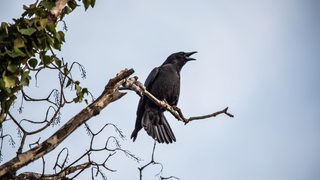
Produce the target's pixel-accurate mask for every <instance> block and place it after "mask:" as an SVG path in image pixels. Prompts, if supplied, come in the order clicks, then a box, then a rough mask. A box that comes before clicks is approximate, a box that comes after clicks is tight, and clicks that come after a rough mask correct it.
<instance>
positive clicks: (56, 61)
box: [0, 0, 95, 127]
mask: <svg viewBox="0 0 320 180" xmlns="http://www.w3.org/2000/svg"><path fill="white" fill-rule="evenodd" d="M83 4H84V7H85V9H88V7H89V6H91V7H93V6H94V4H95V0H83ZM54 6H55V1H54V0H43V1H41V2H40V3H38V1H37V2H36V3H34V4H31V5H29V6H24V10H25V12H24V13H23V14H22V16H21V17H20V18H19V19H13V23H6V22H2V23H1V26H0V105H1V110H0V127H1V124H2V122H3V121H4V119H5V118H6V116H7V112H8V111H9V109H10V107H11V105H12V104H13V102H14V101H15V100H16V99H17V96H16V95H17V93H18V92H20V91H22V90H23V88H24V87H26V86H28V85H29V83H30V80H31V73H32V72H34V73H38V72H39V71H41V70H47V69H55V70H58V71H60V72H61V74H62V75H63V76H65V77H67V79H68V81H67V83H66V84H65V86H64V87H69V86H70V87H71V86H73V87H74V89H76V97H75V98H74V99H73V102H82V100H83V98H84V95H85V94H87V93H88V90H87V89H86V88H82V87H81V86H80V82H79V81H76V80H74V79H73V78H72V76H71V74H70V72H69V69H70V68H69V67H68V63H65V62H64V61H63V59H62V58H59V57H57V55H56V54H55V51H60V50H61V46H62V44H63V43H64V42H65V34H64V32H63V31H61V30H57V25H58V22H63V18H64V16H65V15H67V14H69V13H71V12H72V11H73V10H74V9H75V8H76V7H77V6H79V5H78V3H77V2H76V1H75V0H70V1H69V2H68V4H67V6H65V7H64V9H63V10H62V11H61V14H60V16H59V19H58V18H56V17H54V16H53V15H52V14H51V13H50V9H51V8H53V7H54ZM65 29H66V28H65Z"/></svg>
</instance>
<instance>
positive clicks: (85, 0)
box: [82, 0, 91, 10]
mask: <svg viewBox="0 0 320 180" xmlns="http://www.w3.org/2000/svg"><path fill="white" fill-rule="evenodd" d="M82 2H83V5H84V9H85V10H87V9H88V8H89V5H90V4H91V0H82Z"/></svg>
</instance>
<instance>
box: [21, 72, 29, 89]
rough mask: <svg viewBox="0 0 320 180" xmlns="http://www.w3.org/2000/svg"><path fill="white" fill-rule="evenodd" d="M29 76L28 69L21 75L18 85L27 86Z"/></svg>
mask: <svg viewBox="0 0 320 180" xmlns="http://www.w3.org/2000/svg"><path fill="white" fill-rule="evenodd" d="M30 79H31V76H30V75H29V71H25V72H23V73H22V75H21V80H20V85H22V86H28V85H29V82H30Z"/></svg>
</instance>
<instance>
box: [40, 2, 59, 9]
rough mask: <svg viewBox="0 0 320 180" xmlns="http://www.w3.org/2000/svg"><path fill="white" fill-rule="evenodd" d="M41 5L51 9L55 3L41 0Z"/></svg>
mask: <svg viewBox="0 0 320 180" xmlns="http://www.w3.org/2000/svg"><path fill="white" fill-rule="evenodd" d="M40 4H41V5H42V6H43V7H45V8H47V9H49V10H50V9H52V8H53V7H54V6H55V5H56V4H55V1H41V3H40Z"/></svg>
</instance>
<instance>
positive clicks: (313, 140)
mask: <svg viewBox="0 0 320 180" xmlns="http://www.w3.org/2000/svg"><path fill="white" fill-rule="evenodd" d="M29 2H30V1H29ZM31 2H32V1H31ZM22 3H23V2H21V1H17V0H15V1H13V0H10V1H9V0H7V1H3V2H2V5H1V7H0V20H1V22H2V21H10V20H11V18H12V17H19V15H20V14H21V12H22V10H21V8H22V6H21V4H22ZM319 19H320V1H317V0H313V1H312V0H268V1H267V0H257V1H253V0H245V1H235V0H225V1H213V0H210V1H209V0H200V1H191V0H185V1H182V0H174V1H173V0H170V1H169V0H161V1H156V0H136V1H133V0H129V1H116V0H111V1H101V0H100V1H97V2H96V7H95V8H94V9H89V10H88V11H87V12H84V10H83V8H82V7H81V8H78V9H77V10H76V12H74V13H72V14H71V15H70V16H68V17H67V18H66V19H65V20H66V23H67V26H68V31H67V32H66V41H67V43H66V44H65V45H64V46H63V48H62V49H63V51H62V53H61V56H63V57H64V59H65V60H68V61H78V62H80V63H81V64H83V65H84V66H85V67H86V71H87V79H85V80H84V81H83V84H84V85H85V86H87V87H88V88H89V89H90V90H91V91H92V93H93V94H94V95H95V96H96V97H97V96H98V95H99V94H100V93H101V91H102V90H103V88H104V85H105V83H106V82H107V80H108V79H109V78H111V77H113V76H114V75H115V74H116V73H117V72H118V71H120V70H121V69H123V68H134V69H135V70H136V73H135V75H137V76H139V77H140V79H141V81H144V79H145V78H146V77H147V75H148V73H149V72H150V71H151V70H152V68H153V67H155V66H159V65H160V64H161V63H162V62H163V61H164V60H165V58H166V57H167V56H168V55H170V54H171V53H173V52H176V51H194V50H196V51H198V52H199V53H198V54H196V55H194V57H195V58H197V61H194V62H190V63H188V64H187V65H186V66H185V67H184V68H183V70H182V79H181V83H182V87H181V96H180V101H179V104H178V106H179V107H180V108H182V109H183V111H184V112H185V115H186V116H195V115H202V114H206V113H210V112H214V111H217V110H220V109H222V108H224V107H226V106H229V107H230V112H232V113H233V114H234V115H235V118H233V119H230V118H228V117H226V116H223V115H222V116H219V117H217V118H213V119H208V120H204V121H199V122H192V123H190V124H188V125H187V126H184V125H183V124H182V123H181V122H177V121H176V120H175V119H174V118H173V117H172V116H171V115H170V114H166V115H167V119H168V120H169V123H170V124H171V127H172V129H173V131H174V132H175V135H176V138H177V142H176V143H174V144H171V145H159V146H158V147H157V150H156V157H155V158H156V160H157V161H160V162H161V163H162V164H163V165H164V171H163V175H164V176H171V175H174V176H177V177H180V178H181V179H182V180H193V179H215V180H234V179H238V180H257V179H258V180H270V179H272V180H286V179H290V180H306V179H308V180H317V179H320V153H319V152H320V95H319V92H320V80H319V78H320V71H319V67H320V66H319V65H320V21H319ZM47 82H48V79H47V78H46V77H43V78H42V79H40V80H39V83H40V84H41V83H42V84H41V85H42V86H44V87H46V86H47ZM40 88H41V86H40ZM40 88H38V89H36V90H35V91H34V92H37V91H39V89H40ZM137 103H138V96H137V95H136V94H135V93H133V92H129V93H128V95H126V96H125V97H123V98H122V99H121V100H119V101H117V102H116V103H114V104H111V106H109V107H108V108H107V109H105V110H104V111H103V112H102V113H101V114H100V116H97V117H95V118H93V119H91V120H90V121H89V124H91V125H92V126H93V127H94V126H97V127H99V126H102V125H103V124H104V123H105V122H113V123H115V124H117V125H118V126H119V127H120V128H121V129H122V130H123V132H124V133H125V134H126V135H127V141H125V142H123V143H122V144H123V145H124V147H125V148H126V149H129V150H130V151H131V152H133V153H135V154H136V155H137V156H139V157H141V158H142V159H144V160H145V161H143V162H142V163H141V164H137V163H135V162H134V161H132V160H130V159H126V158H125V157H123V156H119V158H118V159H114V160H112V161H111V162H110V167H111V168H113V169H117V170H118V172H116V173H107V176H108V177H110V178H109V179H116V180H118V179H119V180H120V179H138V178H139V176H138V170H137V169H136V168H137V167H138V166H141V165H143V164H145V163H147V162H148V160H149V158H150V153H151V150H152V145H153V141H152V139H151V138H150V137H149V136H147V135H146V133H145V132H140V133H139V136H138V138H137V141H136V142H135V143H132V142H131V141H130V140H129V135H130V134H131V132H132V130H133V127H134V121H135V111H136V106H137ZM82 107H84V105H76V106H75V107H72V108H69V109H67V110H64V112H63V120H62V122H65V121H66V120H67V119H68V118H69V117H71V116H72V115H73V114H74V113H76V112H77V111H78V110H79V109H81V108H82ZM37 108H38V107H31V110H30V112H32V109H37ZM110 130H111V129H110ZM108 134H109V133H108V132H106V135H105V136H107V135H108ZM80 139H81V141H82V139H83V141H84V140H88V137H87V136H86V135H85V131H84V128H80V129H79V130H78V131H77V132H76V133H75V134H74V135H73V136H72V137H70V138H68V139H67V141H66V142H65V144H69V146H71V148H70V150H72V152H74V154H75V153H77V152H78V150H80V149H81V148H80V147H81V145H82V144H84V143H83V142H80ZM104 139H105V137H101V139H100V140H101V142H102V143H103V141H104ZM59 148H60V149H61V148H62V146H61V147H59ZM85 148H86V147H83V149H85ZM50 155H51V156H54V154H49V155H48V157H47V158H48V159H50V158H52V157H50ZM101 156H102V157H105V155H101ZM70 161H71V160H70ZM36 164H37V163H34V165H33V166H31V170H32V168H36V167H37V165H36ZM51 169H52V167H48V171H51ZM158 169H159V167H154V168H150V169H149V170H148V171H146V179H154V174H156V173H157V170H158Z"/></svg>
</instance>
